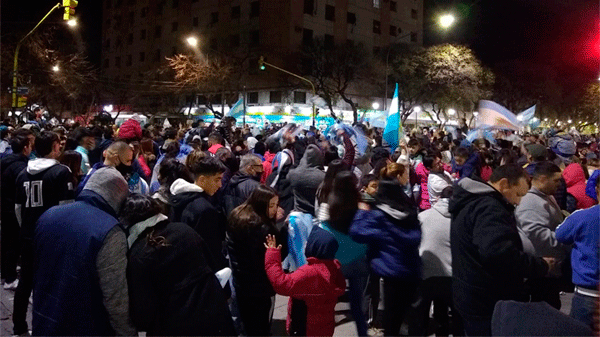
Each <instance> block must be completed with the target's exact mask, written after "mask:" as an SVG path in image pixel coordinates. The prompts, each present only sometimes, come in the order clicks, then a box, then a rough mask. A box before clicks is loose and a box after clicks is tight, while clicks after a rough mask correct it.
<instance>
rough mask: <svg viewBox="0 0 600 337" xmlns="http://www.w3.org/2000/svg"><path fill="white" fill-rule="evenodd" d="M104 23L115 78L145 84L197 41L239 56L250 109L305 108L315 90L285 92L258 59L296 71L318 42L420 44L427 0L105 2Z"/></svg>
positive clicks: (106, 57) (203, 48) (108, 66)
mask: <svg viewBox="0 0 600 337" xmlns="http://www.w3.org/2000/svg"><path fill="white" fill-rule="evenodd" d="M102 22H103V26H102V73H103V76H105V77H107V78H110V79H111V80H115V81H132V83H135V81H137V80H140V79H146V80H147V79H148V74H149V73H151V72H152V71H153V70H156V69H158V68H160V67H164V65H165V62H166V60H165V57H170V56H173V55H175V54H178V53H193V52H194V51H193V50H192V49H191V48H190V46H189V45H188V44H187V43H186V39H187V38H188V37H190V36H194V37H196V38H197V39H198V41H199V45H198V48H199V52H200V53H203V52H210V53H217V54H235V55H239V56H240V57H239V60H240V62H243V63H244V69H247V74H245V77H244V86H245V87H246V89H247V90H248V94H247V95H248V96H247V97H248V99H247V102H248V104H249V105H256V104H268V103H272V104H285V103H292V104H300V105H301V104H302V103H301V102H302V101H304V102H305V103H304V104H307V100H308V99H309V98H310V96H311V95H310V90H307V91H308V93H295V91H294V90H292V91H289V90H288V91H286V90H285V89H284V90H280V89H282V88H284V87H287V86H288V84H287V83H286V82H285V80H284V78H285V75H283V74H281V73H276V72H275V71H266V72H260V71H259V70H258V58H259V57H260V56H265V57H266V59H267V60H268V62H271V63H273V64H277V65H278V66H281V67H283V68H286V69H290V70H292V71H295V69H296V67H295V65H297V64H298V62H299V60H297V58H296V56H295V55H297V52H299V51H300V50H301V48H302V46H303V45H304V44H309V43H311V41H312V40H313V39H315V38H320V39H323V41H324V42H325V43H326V44H336V45H343V44H344V43H348V42H350V43H361V44H362V45H363V46H364V47H365V48H366V49H367V50H368V51H372V52H374V53H377V52H378V51H379V50H380V49H381V48H385V47H386V46H388V45H389V44H391V43H395V42H407V43H417V44H421V43H422V39H423V36H422V34H423V0H394V1H393V0H231V1H227V0H158V1H156V0H104V2H103V20H102ZM196 52H197V51H196ZM168 76H169V74H163V75H160V74H154V75H152V77H153V78H152V80H156V81H168V80H172V77H171V78H169V77H168ZM171 76H172V75H171ZM278 91H279V92H280V93H279V94H278V93H277V92H278ZM299 91H300V92H304V89H300V90H299ZM278 102H281V103H278Z"/></svg>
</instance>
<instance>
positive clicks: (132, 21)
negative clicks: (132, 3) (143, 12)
mask: <svg viewBox="0 0 600 337" xmlns="http://www.w3.org/2000/svg"><path fill="white" fill-rule="evenodd" d="M134 22H135V13H134V12H129V23H130V24H133V23H134Z"/></svg>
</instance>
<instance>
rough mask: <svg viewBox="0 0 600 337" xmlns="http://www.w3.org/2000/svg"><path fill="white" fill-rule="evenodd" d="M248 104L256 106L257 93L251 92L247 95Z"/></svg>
mask: <svg viewBox="0 0 600 337" xmlns="http://www.w3.org/2000/svg"><path fill="white" fill-rule="evenodd" d="M247 95H248V104H258V92H256V91H253V92H249V93H248V94H247Z"/></svg>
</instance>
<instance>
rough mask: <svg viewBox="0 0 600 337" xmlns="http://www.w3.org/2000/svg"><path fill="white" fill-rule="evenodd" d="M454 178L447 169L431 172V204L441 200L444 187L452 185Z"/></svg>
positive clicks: (429, 186)
mask: <svg viewBox="0 0 600 337" xmlns="http://www.w3.org/2000/svg"><path fill="white" fill-rule="evenodd" d="M453 180H454V179H453V178H452V176H451V175H450V173H448V172H446V171H442V172H431V173H429V176H428V177H427V191H428V194H429V203H430V204H431V206H433V205H435V203H436V202H438V200H440V195H442V191H443V190H444V188H446V187H448V186H452V183H453Z"/></svg>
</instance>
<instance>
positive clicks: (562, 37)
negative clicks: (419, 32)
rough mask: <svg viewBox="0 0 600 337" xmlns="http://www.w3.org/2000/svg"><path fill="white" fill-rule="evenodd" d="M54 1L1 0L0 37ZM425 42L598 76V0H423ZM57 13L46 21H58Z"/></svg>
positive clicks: (87, 37) (565, 73)
mask: <svg viewBox="0 0 600 337" xmlns="http://www.w3.org/2000/svg"><path fill="white" fill-rule="evenodd" d="M57 2H58V1H57V0H54V1H50V0H46V1H42V0H37V1H35V0H33V1H27V5H23V2H13V1H11V2H9V1H3V4H2V37H3V38H5V37H6V35H7V34H11V33H13V32H14V31H15V29H16V30H20V31H23V33H26V32H27V31H28V29H30V28H31V27H33V26H34V25H35V23H36V22H37V21H38V20H39V19H40V18H41V17H42V16H43V15H44V14H45V13H46V12H47V11H48V10H49V9H50V8H52V6H53V5H54V4H56V3H57ZM425 7H426V11H425V22H426V23H425V30H426V34H425V43H426V44H432V43H443V42H455V43H462V44H466V45H468V46H470V47H471V48H472V49H473V50H474V51H475V52H476V54H477V55H478V56H479V58H480V59H481V60H482V61H483V63H484V64H485V65H487V66H490V67H492V68H494V66H495V65H496V64H498V63H502V62H506V61H510V60H522V61H530V62H535V63H539V64H543V65H551V66H552V68H554V70H555V72H556V73H557V74H558V80H559V81H560V82H561V83H562V84H564V85H567V86H569V85H572V84H579V83H585V82H589V81H593V80H596V79H597V78H598V75H599V74H600V70H599V68H600V35H599V32H598V30H599V27H600V26H599V24H600V21H599V5H598V1H597V0H425ZM448 10H449V11H452V12H454V13H455V14H456V15H457V16H458V22H457V23H456V25H455V26H454V27H453V28H452V29H451V30H450V31H448V32H443V33H442V32H440V30H439V29H438V28H431V27H434V25H432V24H431V21H432V18H434V17H435V15H436V14H437V13H440V12H444V11H448ZM101 11H102V1H101V0H80V1H79V7H78V8H77V15H78V17H79V20H80V28H79V31H78V33H77V34H81V37H82V40H83V41H86V42H87V46H86V47H87V50H88V55H89V57H90V60H91V61H92V62H94V63H95V64H97V65H99V63H100V37H101V31H100V25H101ZM61 16H62V14H60V13H56V14H53V16H52V17H51V18H50V19H49V22H50V24H52V23H54V24H57V23H59V22H60V21H61Z"/></svg>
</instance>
